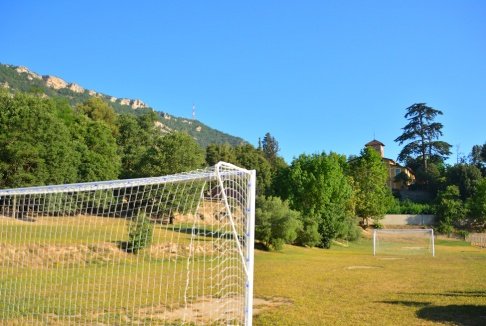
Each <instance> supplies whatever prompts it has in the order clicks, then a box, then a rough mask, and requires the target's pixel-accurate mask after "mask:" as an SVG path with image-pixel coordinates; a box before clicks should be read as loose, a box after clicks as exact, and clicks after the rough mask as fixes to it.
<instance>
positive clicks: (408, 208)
mask: <svg viewBox="0 0 486 326" xmlns="http://www.w3.org/2000/svg"><path fill="white" fill-rule="evenodd" d="M387 213H388V214H435V208H434V206H433V205H431V204H426V203H416V202H413V201H411V200H409V199H405V200H402V201H401V200H398V199H395V200H394V201H393V204H392V205H391V207H390V208H389V209H388V212H387Z"/></svg>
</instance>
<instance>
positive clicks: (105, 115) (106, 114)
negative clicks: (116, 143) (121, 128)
mask: <svg viewBox="0 0 486 326" xmlns="http://www.w3.org/2000/svg"><path fill="white" fill-rule="evenodd" d="M76 109H77V110H78V111H79V112H81V113H83V114H85V115H86V116H87V117H89V118H90V119H91V120H94V121H103V122H104V123H106V125H107V126H108V127H110V129H111V130H112V132H113V135H116V134H117V132H118V128H117V125H116V120H117V115H116V113H115V110H114V109H113V108H112V107H111V106H110V105H109V104H108V103H106V102H105V101H103V100H102V99H101V98H99V97H90V98H89V99H88V100H87V101H85V102H83V103H82V104H78V105H77V106H76Z"/></svg>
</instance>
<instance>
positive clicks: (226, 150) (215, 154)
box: [206, 144, 237, 166]
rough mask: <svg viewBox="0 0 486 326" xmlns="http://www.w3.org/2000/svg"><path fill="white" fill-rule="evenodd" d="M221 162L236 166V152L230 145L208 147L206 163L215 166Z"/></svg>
mask: <svg viewBox="0 0 486 326" xmlns="http://www.w3.org/2000/svg"><path fill="white" fill-rule="evenodd" d="M219 161H223V162H227V163H233V164H236V163H237V162H236V154H235V150H234V149H233V147H231V145H229V144H211V145H209V146H208V147H206V163H207V164H208V165H209V166H213V165H215V164H216V163H218V162H219Z"/></svg>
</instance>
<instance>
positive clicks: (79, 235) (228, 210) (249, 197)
mask: <svg viewBox="0 0 486 326" xmlns="http://www.w3.org/2000/svg"><path fill="white" fill-rule="evenodd" d="M255 186H256V185H255V172H254V171H248V170H245V169H241V168H238V167H236V166H234V165H231V164H227V163H223V162H220V163H218V164H217V165H216V166H214V167H212V168H207V169H203V170H198V171H193V172H188V173H182V174H177V175H170V176H163V177H155V178H142V179H131V180H117V181H102V182H93V183H81V184H67V185H58V186H46V187H33V188H21V189H7V190H0V324H2V325H51V324H52V325H58V324H83V325H179V324H186V325H196V324H197V325H199V324H210V325H251V324H252V293H253V242H254V212H255V207H254V205H255Z"/></svg>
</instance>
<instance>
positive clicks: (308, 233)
mask: <svg viewBox="0 0 486 326" xmlns="http://www.w3.org/2000/svg"><path fill="white" fill-rule="evenodd" d="M346 168H347V163H346V158H345V157H344V156H342V155H338V154H335V153H330V154H326V153H321V154H314V155H305V154H302V155H300V156H299V157H298V158H296V159H294V161H293V162H292V164H291V166H290V168H289V175H288V185H289V200H290V207H291V208H292V209H295V210H297V211H299V212H300V213H301V215H302V219H303V228H302V231H301V232H300V234H299V237H298V239H297V241H298V242H299V243H300V244H301V245H308V246H314V245H319V246H321V247H324V248H329V247H330V246H331V241H332V240H333V239H335V238H336V237H337V236H338V235H341V236H344V237H346V236H351V235H353V234H356V233H355V232H351V230H353V229H354V226H353V225H352V224H354V221H353V219H352V218H350V217H353V216H354V212H352V211H351V207H352V205H351V202H352V198H353V191H352V188H351V185H350V180H349V178H348V177H347V176H346V175H345V172H344V171H345V169H346ZM344 230H348V231H350V232H348V233H347V234H344V232H343V231H344Z"/></svg>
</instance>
